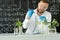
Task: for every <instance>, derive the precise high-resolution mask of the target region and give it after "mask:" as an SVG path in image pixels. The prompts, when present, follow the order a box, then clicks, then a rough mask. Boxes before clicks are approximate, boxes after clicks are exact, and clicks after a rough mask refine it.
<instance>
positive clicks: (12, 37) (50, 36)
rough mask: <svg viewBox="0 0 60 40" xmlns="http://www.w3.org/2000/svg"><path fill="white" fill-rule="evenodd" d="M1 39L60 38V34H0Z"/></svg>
mask: <svg viewBox="0 0 60 40" xmlns="http://www.w3.org/2000/svg"><path fill="white" fill-rule="evenodd" d="M0 40H60V34H37V35H25V34H23V35H20V34H18V35H14V34H0Z"/></svg>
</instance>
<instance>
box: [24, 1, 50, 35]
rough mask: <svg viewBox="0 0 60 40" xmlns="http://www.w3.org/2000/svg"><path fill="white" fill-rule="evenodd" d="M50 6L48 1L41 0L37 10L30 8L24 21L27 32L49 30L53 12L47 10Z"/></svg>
mask: <svg viewBox="0 0 60 40" xmlns="http://www.w3.org/2000/svg"><path fill="white" fill-rule="evenodd" d="M48 6H49V3H48V1H46V0H41V1H40V2H39V3H38V7H37V8H36V9H35V10H33V9H29V10H28V12H27V14H26V17H25V20H24V21H23V29H27V30H26V32H25V33H26V34H38V33H48V32H49V28H48V26H49V25H50V22H51V13H50V12H48V11H46V10H47V8H48Z"/></svg>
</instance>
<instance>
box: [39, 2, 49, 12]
mask: <svg viewBox="0 0 60 40" xmlns="http://www.w3.org/2000/svg"><path fill="white" fill-rule="evenodd" d="M48 5H49V4H48V3H45V2H39V3H38V12H44V11H46V10H47V8H48Z"/></svg>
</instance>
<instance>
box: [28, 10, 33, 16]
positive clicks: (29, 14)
mask: <svg viewBox="0 0 60 40" xmlns="http://www.w3.org/2000/svg"><path fill="white" fill-rule="evenodd" d="M33 13H34V10H33V9H29V10H28V12H27V14H28V16H29V17H31V16H32V14H33Z"/></svg>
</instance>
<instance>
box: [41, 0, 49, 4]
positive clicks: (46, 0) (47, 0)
mask: <svg viewBox="0 0 60 40" xmlns="http://www.w3.org/2000/svg"><path fill="white" fill-rule="evenodd" d="M41 1H42V2H45V3H48V4H49V0H41Z"/></svg>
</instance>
